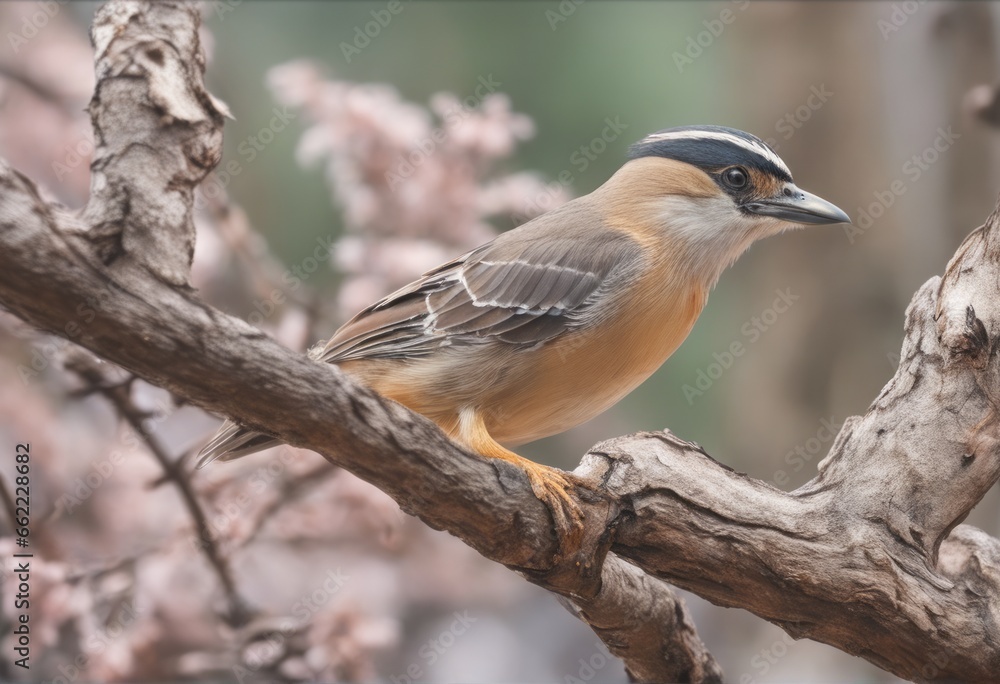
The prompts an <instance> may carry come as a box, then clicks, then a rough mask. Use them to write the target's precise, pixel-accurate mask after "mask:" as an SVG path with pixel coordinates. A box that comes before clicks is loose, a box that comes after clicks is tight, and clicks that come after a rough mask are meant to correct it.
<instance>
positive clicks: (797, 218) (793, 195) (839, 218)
mask: <svg viewBox="0 0 1000 684" xmlns="http://www.w3.org/2000/svg"><path fill="white" fill-rule="evenodd" d="M744 207H745V208H746V210H747V211H749V212H750V213H752V214H759V215H760V216H773V217H775V218H779V219H781V220H783V221H791V222H792V223H810V224H824V223H850V222H851V217H850V216H848V215H847V214H846V213H845V212H844V210H843V209H841V208H840V207H838V206H837V205H836V204H831V203H830V202H827V201H826V200H825V199H823V198H822V197H817V196H816V195H813V194H812V193H809V192H806V191H805V190H799V189H798V188H797V187H796V186H794V185H792V184H791V183H789V184H788V185H786V186H785V188H784V190H783V191H782V194H780V195H778V196H777V197H769V198H767V199H762V200H756V201H754V202H749V203H748V204H746V205H744Z"/></svg>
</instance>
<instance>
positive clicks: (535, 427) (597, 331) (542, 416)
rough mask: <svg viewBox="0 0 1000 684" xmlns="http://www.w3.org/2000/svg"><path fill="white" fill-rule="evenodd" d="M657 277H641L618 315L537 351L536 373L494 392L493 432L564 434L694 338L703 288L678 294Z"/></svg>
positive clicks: (507, 439) (520, 436) (489, 419)
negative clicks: (692, 334)
mask: <svg viewBox="0 0 1000 684" xmlns="http://www.w3.org/2000/svg"><path fill="white" fill-rule="evenodd" d="M656 276H657V274H650V275H649V276H648V277H647V278H644V280H646V281H647V282H641V283H637V285H636V288H635V290H633V292H632V295H631V296H630V297H628V298H627V301H628V305H627V306H623V307H622V308H621V310H620V311H618V312H617V313H616V314H615V315H614V316H612V317H610V318H608V319H607V320H605V321H603V322H602V323H601V324H599V325H597V326H595V327H594V328H592V329H588V330H584V331H581V332H576V333H573V334H569V335H566V336H564V337H562V338H559V339H557V340H555V341H554V342H553V344H551V345H547V346H546V347H543V348H542V349H540V350H538V351H536V352H535V353H534V354H535V358H534V359H533V360H532V364H531V372H530V373H528V374H523V373H517V375H519V376H520V381H519V382H515V383H510V384H509V385H506V386H499V387H497V388H496V390H497V391H495V392H490V393H489V394H490V397H489V401H488V403H486V404H485V408H486V416H485V419H486V425H487V429H488V430H489V431H490V434H492V435H493V437H494V438H495V439H496V440H497V441H500V442H504V443H507V444H512V445H514V444H521V443H524V442H529V441H532V440H535V439H540V438H542V437H546V436H549V435H553V434H556V433H559V432H563V431H565V430H568V429H569V428H571V427H574V426H576V425H579V424H580V423H582V422H585V421H587V420H589V419H591V418H593V417H594V416H596V415H598V414H600V413H602V412H603V411H605V410H607V409H608V408H610V407H611V406H613V405H614V404H615V403H617V402H618V401H619V400H620V399H621V398H622V397H624V396H625V395H626V394H628V393H629V392H631V391H632V390H634V389H635V388H636V387H638V386H639V385H640V384H641V383H642V382H643V381H644V380H646V379H647V378H648V377H649V376H650V375H652V374H653V373H654V372H655V371H656V369H657V368H659V367H660V366H661V365H662V364H663V362H664V361H666V360H667V359H668V358H669V357H670V355H671V354H673V352H674V351H675V350H676V349H677V347H679V346H680V344H681V342H683V341H684V339H685V338H686V337H687V335H688V333H689V332H690V331H691V328H692V326H693V325H694V322H695V321H696V320H697V318H698V315H699V314H700V313H701V310H702V308H703V306H704V303H705V293H704V292H703V291H700V290H685V291H680V292H675V291H673V288H671V287H670V285H669V282H670V281H669V280H667V281H663V280H659V282H657V280H658V279H657V277H656ZM657 287H659V288H661V289H659V290H657V289H656V288H657ZM665 289H666V290H665Z"/></svg>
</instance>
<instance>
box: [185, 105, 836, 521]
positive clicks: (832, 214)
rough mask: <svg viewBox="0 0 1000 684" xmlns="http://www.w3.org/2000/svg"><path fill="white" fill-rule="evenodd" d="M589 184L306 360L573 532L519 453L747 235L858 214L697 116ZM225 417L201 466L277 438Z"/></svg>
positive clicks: (608, 380) (591, 405) (551, 474)
mask: <svg viewBox="0 0 1000 684" xmlns="http://www.w3.org/2000/svg"><path fill="white" fill-rule="evenodd" d="M627 157H628V158H627V160H626V161H625V163H624V164H623V165H622V166H621V167H620V168H619V169H618V170H617V171H616V172H615V173H614V174H613V175H612V176H611V177H610V178H609V179H608V180H607V181H606V182H605V183H604V184H603V185H601V186H600V187H598V188H597V189H596V190H594V191H593V192H591V193H589V194H587V195H584V196H581V197H579V198H576V199H573V200H571V201H569V202H567V203H565V204H563V205H561V206H559V207H557V208H555V209H552V210H551V211H548V212H546V213H544V214H542V215H540V216H537V217H535V218H534V219H532V220H530V221H527V222H526V223H524V224H522V225H520V226H518V227H517V228H514V229H512V230H509V231H507V232H504V233H501V234H500V235H499V236H498V237H497V238H495V239H494V240H492V241H491V242H488V243H487V244H484V245H482V246H481V247H478V248H476V249H473V250H472V251H469V252H467V253H465V254H463V255H461V256H459V257H458V258H456V259H454V260H452V261H449V262H447V263H445V264H442V265H441V266H438V267H437V268H435V269H433V270H431V271H429V272H427V273H425V274H424V275H423V276H422V277H420V278H419V279H417V280H415V281H414V282H412V283H410V284H409V285H406V286H405V287H402V288H401V289H399V290H397V291H396V292H393V293H392V294H390V295H388V296H387V297H385V298H383V299H381V300H379V301H377V302H375V303H374V304H372V305H370V306H369V307H367V308H365V309H364V310H362V311H361V312H360V313H358V314H357V315H356V316H354V317H353V318H352V319H351V320H349V321H348V322H347V323H345V324H344V325H343V326H342V327H341V328H340V329H339V330H337V331H336V332H335V333H334V335H333V336H332V337H331V338H330V339H329V341H327V342H326V343H325V346H317V347H315V348H314V349H313V350H312V351H311V352H310V356H311V357H312V358H313V359H314V360H316V361H318V362H324V363H332V364H336V365H337V366H338V367H339V368H340V369H341V370H342V371H344V372H345V373H347V374H348V375H349V376H351V377H352V378H354V379H356V380H358V381H360V382H362V383H363V384H365V385H367V386H369V387H371V388H372V389H374V390H375V391H376V392H378V393H380V394H381V395H383V396H385V397H387V398H389V399H392V400H394V401H397V402H399V403H401V404H403V405H404V406H406V407H408V408H410V409H412V410H413V411H416V412H417V413H420V414H422V415H424V416H426V417H427V418H430V419H431V420H432V421H434V422H435V423H436V424H437V425H438V426H439V427H440V428H441V429H442V430H443V431H444V432H445V433H446V434H447V435H448V436H449V437H450V438H451V439H452V440H453V441H455V442H457V443H458V444H459V445H461V446H463V447H465V448H466V449H467V450H469V451H471V452H473V453H475V454H478V455H480V456H482V457H485V458H487V459H500V460H502V461H506V462H508V463H511V464H513V465H514V466H516V467H518V468H520V469H521V470H522V471H523V472H524V473H525V475H526V476H527V479H528V482H529V483H530V485H531V488H532V491H533V492H534V494H535V496H536V497H537V498H539V499H540V500H541V501H542V502H543V503H545V504H546V505H547V506H548V507H549V510H550V511H551V514H552V518H553V521H554V523H555V525H556V527H557V529H559V530H561V531H562V532H565V533H567V534H569V533H571V532H572V531H573V530H578V529H579V525H580V520H581V513H580V508H579V506H578V505H577V504H576V503H575V502H574V500H573V497H572V496H571V493H570V492H571V490H572V489H573V488H574V486H576V485H577V484H579V483H578V481H577V480H576V479H575V478H574V476H573V475H572V473H568V472H565V471H562V470H559V469H556V468H552V467H549V466H545V465H542V464H539V463H536V462H534V461H531V460H528V459H526V458H524V457H522V456H520V455H518V454H517V453H516V452H514V451H512V450H511V447H516V446H518V445H520V444H524V443H526V442H531V441H534V440H537V439H541V438H543V437H547V436H550V435H554V434H557V433H560V432H564V431H566V430H568V429H570V428H572V427H574V426H576V425H579V424H580V423H583V422H584V421H587V420H589V419H591V418H593V417H594V416H597V415H598V414H600V413H602V412H603V411H605V410H606V409H608V408H609V407H611V406H612V405H614V404H615V403H616V402H618V401H619V400H620V399H622V398H623V397H624V396H625V395H627V394H628V393H629V392H631V391H632V390H633V389H635V388H636V387H638V386H639V385H640V384H641V383H642V382H643V381H644V380H646V379H647V378H648V377H649V376H650V375H652V374H653V372H654V371H656V370H657V369H658V368H659V367H660V366H661V365H662V364H663V363H664V362H665V361H666V360H667V359H668V358H669V357H670V356H671V355H672V354H673V352H674V351H675V350H676V349H677V348H678V346H680V344H681V343H682V342H683V341H684V339H685V338H686V337H687V336H688V333H689V332H690V331H691V329H692V327H693V326H694V323H695V321H696V320H697V318H698V316H699V314H700V313H701V311H702V309H703V308H704V307H705V304H706V302H707V299H708V295H709V292H710V291H711V290H712V289H713V288H714V286H715V285H716V283H717V281H718V280H719V277H720V275H721V274H722V272H723V271H724V270H725V269H726V268H728V267H729V266H730V265H732V264H733V262H735V261H736V259H737V258H738V257H739V256H740V255H741V254H743V252H745V251H746V250H747V249H748V248H749V247H750V245H751V244H753V243H754V242H756V241H758V240H761V239H763V238H766V237H769V236H771V235H776V234H778V233H781V232H784V231H786V230H788V229H790V228H796V227H801V226H803V225H821V224H835V223H842V222H843V223H849V222H850V218H849V217H848V215H847V214H846V213H844V211H843V210H841V209H840V208H838V207H837V206H836V205H834V204H832V203H830V202H828V201H826V200H824V199H821V198H820V197H818V196H816V195H813V194H810V193H808V192H805V191H804V190H801V189H799V188H798V186H796V185H795V183H794V181H793V180H792V174H791V171H789V169H788V166H787V165H786V164H785V163H784V162H783V161H782V160H781V158H780V157H779V156H778V155H777V154H776V153H775V151H774V150H773V149H772V148H771V147H770V146H769V145H768V144H767V143H766V142H764V141H763V140H761V139H760V138H758V137H756V136H754V135H752V134H750V133H746V132H743V131H740V130H737V129H734V128H728V127H724V126H714V125H695V126H682V127H675V128H668V129H665V130H661V131H658V132H655V133H652V134H650V135H647V136H645V137H644V138H642V139H641V140H639V141H638V142H636V143H635V144H633V145H632V146H631V147H630V148H629V151H628V155H627ZM279 443H280V441H279V440H277V439H275V438H274V437H272V436H270V435H266V434H262V433H260V432H254V431H253V430H251V429H249V428H246V427H243V426H241V425H239V424H238V423H236V422H233V421H226V422H225V423H224V424H223V426H222V427H221V428H220V430H219V431H218V433H217V434H216V435H215V437H214V438H213V439H212V440H211V441H210V442H209V443H208V444H207V445H206V446H205V448H204V449H203V450H202V451H201V453H200V455H199V459H198V467H199V468H201V467H204V466H205V465H207V464H208V463H210V462H211V461H213V460H215V459H219V458H221V459H222V460H230V459H234V458H238V457H240V456H244V455H246V454H250V453H254V452H256V451H260V450H262V449H266V448H269V447H272V446H275V445H277V444H279Z"/></svg>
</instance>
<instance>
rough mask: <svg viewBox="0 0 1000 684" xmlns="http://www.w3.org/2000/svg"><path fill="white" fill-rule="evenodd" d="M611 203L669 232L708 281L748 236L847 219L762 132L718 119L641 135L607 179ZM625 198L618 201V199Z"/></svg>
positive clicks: (746, 242) (659, 230)
mask: <svg viewBox="0 0 1000 684" xmlns="http://www.w3.org/2000/svg"><path fill="white" fill-rule="evenodd" d="M608 186H610V190H611V195H612V197H613V198H614V200H617V201H614V202H613V203H614V204H617V205H619V206H623V205H625V204H628V205H630V206H631V207H632V208H631V210H626V211H627V213H629V214H631V218H632V219H633V220H634V219H639V222H641V223H643V224H645V225H646V226H647V227H649V229H650V230H653V231H655V232H657V233H659V234H662V235H665V236H667V237H669V242H670V243H671V244H673V245H675V246H676V247H677V249H680V250H682V251H683V252H684V254H683V255H680V254H678V255H676V256H677V258H678V259H680V258H681V257H682V256H683V258H684V259H685V260H686V262H687V263H688V265H690V267H691V268H692V269H694V270H695V271H696V272H697V273H698V274H699V275H702V276H704V277H705V279H706V281H709V282H710V283H713V284H714V282H715V280H716V279H717V278H718V276H719V274H720V273H721V272H722V270H723V269H725V268H726V267H727V266H729V265H730V264H731V263H732V262H733V261H735V260H736V258H737V257H739V255H740V254H742V253H743V251H745V250H746V249H747V248H748V247H749V246H750V245H751V244H752V243H753V242H754V241H756V240H759V239H761V238H764V237H767V236H769V235H774V234H776V233H780V232H783V231H785V230H788V229H789V228H795V227H798V226H801V225H803V224H830V223H842V222H844V223H849V222H850V218H849V217H848V216H847V214H845V213H844V212H843V210H841V209H839V208H838V207H837V206H835V205H833V204H831V203H830V202H827V201H826V200H824V199H822V198H820V197H817V196H816V195H813V194H811V193H808V192H806V191H804V190H801V189H800V188H799V187H798V186H796V185H795V183H794V181H793V180H792V174H791V172H790V171H789V170H788V166H787V165H786V164H785V162H783V161H782V160H781V157H779V156H778V155H777V154H776V153H775V152H774V150H773V149H771V147H770V146H769V145H768V144H767V143H765V142H764V141H763V140H761V139H760V138H758V137H756V136H754V135H750V134H749V133H744V132H743V131H739V130H736V129H733V128H725V127H723V126H684V127H680V128H669V129H666V130H662V131H658V132H656V133H653V134H651V135H648V136H646V137H645V138H643V139H642V140H640V141H639V142H637V143H636V144H634V145H633V146H632V148H631V149H630V151H629V161H628V162H627V163H626V164H625V166H623V167H622V169H621V170H620V171H619V172H618V173H617V174H615V178H613V179H612V181H609V183H608ZM621 200H624V201H621Z"/></svg>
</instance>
